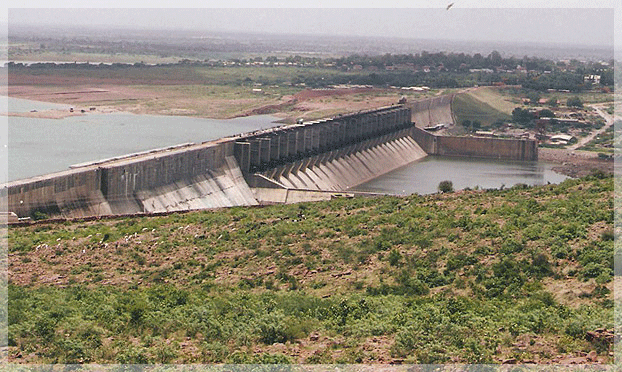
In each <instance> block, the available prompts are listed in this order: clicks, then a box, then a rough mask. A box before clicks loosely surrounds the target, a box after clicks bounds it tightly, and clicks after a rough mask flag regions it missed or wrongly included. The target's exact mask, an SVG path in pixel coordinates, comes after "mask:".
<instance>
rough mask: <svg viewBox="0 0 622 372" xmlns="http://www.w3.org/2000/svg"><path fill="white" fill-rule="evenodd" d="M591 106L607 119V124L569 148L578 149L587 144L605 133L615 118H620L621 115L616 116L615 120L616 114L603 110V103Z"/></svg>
mask: <svg viewBox="0 0 622 372" xmlns="http://www.w3.org/2000/svg"><path fill="white" fill-rule="evenodd" d="M608 105H609V104H608ZM590 107H592V108H593V109H594V110H596V112H597V113H598V115H600V116H601V117H602V118H603V119H605V125H604V126H603V127H602V128H600V129H598V130H595V131H593V132H592V133H590V134H589V135H587V136H586V137H584V138H581V139H580V140H579V142H577V143H575V144H574V145H572V146H569V147H568V150H576V149H578V148H579V147H581V146H583V145H585V144H586V143H588V142H590V141H591V140H593V139H594V138H596V136H598V135H600V134H602V133H604V132H605V131H606V130H607V129H608V128H609V127H610V126H612V125H613V123H614V121H615V120H620V117H619V116H616V117H615V120H614V116H613V115H610V114H608V113H607V112H605V111H603V105H590Z"/></svg>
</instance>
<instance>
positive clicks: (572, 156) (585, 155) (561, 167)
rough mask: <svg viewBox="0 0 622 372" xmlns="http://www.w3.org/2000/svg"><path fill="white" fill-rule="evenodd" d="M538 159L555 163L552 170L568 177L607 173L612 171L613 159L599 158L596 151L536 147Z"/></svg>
mask: <svg viewBox="0 0 622 372" xmlns="http://www.w3.org/2000/svg"><path fill="white" fill-rule="evenodd" d="M538 158H539V159H540V160H544V161H548V162H551V163H555V164H556V165H555V166H554V167H553V170H554V171H556V172H558V173H562V174H564V175H566V176H569V177H573V178H576V177H583V176H587V175H590V174H592V173H594V172H595V171H601V172H604V173H607V174H611V173H613V172H614V161H613V159H601V158H599V157H598V154H597V153H594V152H589V151H578V150H574V151H573V150H566V149H550V148H540V149H538Z"/></svg>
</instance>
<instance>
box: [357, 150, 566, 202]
mask: <svg viewBox="0 0 622 372" xmlns="http://www.w3.org/2000/svg"><path fill="white" fill-rule="evenodd" d="M552 167H553V165H552V164H550V163H546V162H542V161H502V160H489V159H470V158H450V157H441V156H427V157H425V158H423V159H421V160H419V161H416V162H414V163H411V164H408V165H406V166H404V167H401V168H399V169H396V170H394V171H392V172H389V173H387V174H385V175H383V176H382V177H379V178H376V179H374V180H371V181H369V182H367V183H364V184H362V185H359V186H357V187H355V188H353V189H352V190H355V191H365V192H377V193H387V194H401V195H410V194H413V193H417V194H432V193H435V192H437V191H438V184H439V183H440V182H441V181H451V182H452V184H453V187H454V189H455V190H462V189H465V188H467V187H469V188H472V189H474V188H481V189H490V188H495V189H497V188H500V187H512V186H514V185H516V184H518V183H524V184H527V185H543V184H546V183H548V182H550V183H560V182H562V181H563V180H565V179H566V178H567V177H566V176H564V175H561V174H558V173H555V172H553V170H552Z"/></svg>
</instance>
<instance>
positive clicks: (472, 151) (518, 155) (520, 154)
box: [411, 128, 538, 161]
mask: <svg viewBox="0 0 622 372" xmlns="http://www.w3.org/2000/svg"><path fill="white" fill-rule="evenodd" d="M411 135H412V137H413V138H414V139H415V141H417V143H418V144H419V145H420V146H421V148H422V149H423V150H424V151H425V152H426V153H427V154H429V155H443V156H460V157H475V158H488V159H503V160H528V161H533V160H538V142H537V141H536V140H531V139H509V138H491V137H453V136H435V135H433V134H430V133H428V132H426V131H425V130H423V129H420V128H413V129H412V131H411Z"/></svg>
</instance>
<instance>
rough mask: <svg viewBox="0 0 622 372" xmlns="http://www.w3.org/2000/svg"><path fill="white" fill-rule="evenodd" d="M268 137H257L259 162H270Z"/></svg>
mask: <svg viewBox="0 0 622 372" xmlns="http://www.w3.org/2000/svg"><path fill="white" fill-rule="evenodd" d="M270 144H271V141H270V138H259V158H260V161H261V163H263V164H265V163H269V162H270Z"/></svg>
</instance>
